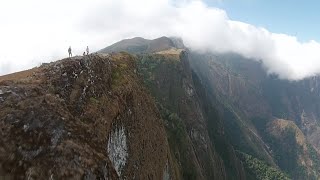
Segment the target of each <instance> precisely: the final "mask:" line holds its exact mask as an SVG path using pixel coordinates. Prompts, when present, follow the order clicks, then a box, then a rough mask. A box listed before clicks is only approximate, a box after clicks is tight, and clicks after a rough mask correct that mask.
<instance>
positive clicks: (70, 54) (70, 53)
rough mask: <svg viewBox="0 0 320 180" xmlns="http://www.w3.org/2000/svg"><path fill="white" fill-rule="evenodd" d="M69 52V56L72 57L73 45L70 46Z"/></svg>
mask: <svg viewBox="0 0 320 180" xmlns="http://www.w3.org/2000/svg"><path fill="white" fill-rule="evenodd" d="M68 53H69V57H72V52H71V46H69V49H68Z"/></svg>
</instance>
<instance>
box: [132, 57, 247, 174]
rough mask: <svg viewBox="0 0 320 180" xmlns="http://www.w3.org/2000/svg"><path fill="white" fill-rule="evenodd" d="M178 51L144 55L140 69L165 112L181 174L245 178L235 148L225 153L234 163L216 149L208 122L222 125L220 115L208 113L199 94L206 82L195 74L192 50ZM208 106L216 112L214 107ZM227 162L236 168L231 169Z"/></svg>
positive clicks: (139, 61)
mask: <svg viewBox="0 0 320 180" xmlns="http://www.w3.org/2000/svg"><path fill="white" fill-rule="evenodd" d="M177 53H178V54H179V56H178V57H174V56H171V55H170V54H163V53H161V55H159V54H154V55H140V56H138V69H139V73H140V74H141V76H143V78H144V80H145V84H146V86H147V87H148V88H149V89H150V91H151V94H152V95H153V96H154V97H156V101H157V103H158V107H159V109H160V111H161V112H162V117H163V119H164V120H165V124H166V129H167V133H168V138H169V142H170V147H171V153H172V154H173V155H174V156H173V162H174V164H176V166H177V168H178V170H179V171H180V172H178V174H179V173H180V176H182V177H183V179H189V178H191V179H193V178H194V179H226V178H227V179H228V178H229V179H232V178H234V179H245V174H244V170H243V167H242V164H241V163H240V162H239V161H238V159H237V157H236V156H235V154H234V151H233V149H232V147H231V146H230V147H227V148H226V150H227V151H230V152H229V153H228V152H225V153H227V155H226V156H227V157H228V158H229V160H230V162H224V160H223V159H222V158H221V156H220V154H219V152H218V151H217V150H216V147H215V142H214V139H213V138H212V134H213V133H215V132H213V130H211V129H210V128H208V123H211V124H212V126H214V127H215V126H219V123H220V122H219V121H218V119H217V118H218V116H217V115H216V116H214V117H213V116H211V117H209V116H208V114H206V113H207V111H205V109H204V105H207V104H206V102H203V101H202V99H201V98H200V96H199V94H200V93H201V92H200V91H201V90H202V84H201V83H200V82H196V79H193V77H192V72H191V69H190V66H189V55H188V53H187V52H186V51H182V52H181V53H180V51H179V52H177ZM195 83H197V84H195ZM196 85H197V86H196ZM207 108H208V109H207V110H208V111H215V109H214V108H213V107H212V106H210V107H209V106H208V105H207ZM177 126H178V127H177ZM177 129H179V131H180V132H177ZM220 130H221V129H220ZM210 135H211V137H210ZM225 163H228V165H232V167H233V169H232V170H231V171H230V169H228V168H226V164H225ZM181 173H182V174H181Z"/></svg>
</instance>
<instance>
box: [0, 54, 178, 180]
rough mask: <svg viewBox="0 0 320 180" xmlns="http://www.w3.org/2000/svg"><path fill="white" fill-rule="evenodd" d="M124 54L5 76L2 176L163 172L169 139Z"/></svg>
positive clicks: (1, 85)
mask: <svg viewBox="0 0 320 180" xmlns="http://www.w3.org/2000/svg"><path fill="white" fill-rule="evenodd" d="M135 68H136V67H135V61H134V59H133V57H132V56H130V55H127V54H114V55H112V56H109V55H108V56H106V55H102V54H96V55H90V56H85V57H74V58H71V59H70V58H69V59H64V60H61V61H57V62H54V63H50V64H44V65H42V66H41V67H39V68H35V69H33V70H30V71H27V72H24V74H23V75H20V76H19V73H17V74H14V75H12V76H7V77H3V78H1V82H0V134H1V139H0V176H1V177H8V178H14V179H29V178H34V179H48V178H52V179H69V178H73V179H81V178H83V179H108V178H109V179H118V178H121V179H127V178H129V179H131V178H133V179H163V178H165V177H171V178H172V179H175V177H174V174H173V175H171V173H170V172H169V171H168V169H169V168H168V161H169V159H170V153H169V145H168V142H167V138H166V132H165V129H164V126H163V121H162V120H161V116H160V114H159V111H158V109H157V107H156V105H155V102H154V100H153V99H152V98H151V96H150V95H148V93H147V91H146V90H145V88H143V86H142V83H141V82H140V80H139V78H138V77H137V75H136V73H135V72H136V70H135Z"/></svg>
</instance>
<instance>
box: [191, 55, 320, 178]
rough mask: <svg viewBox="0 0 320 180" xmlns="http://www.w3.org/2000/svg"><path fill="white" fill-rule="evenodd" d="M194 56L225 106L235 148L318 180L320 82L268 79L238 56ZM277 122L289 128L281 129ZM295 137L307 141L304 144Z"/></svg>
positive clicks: (293, 173)
mask: <svg viewBox="0 0 320 180" xmlns="http://www.w3.org/2000/svg"><path fill="white" fill-rule="evenodd" d="M191 54H192V61H191V66H192V69H193V70H194V71H195V72H196V74H197V75H198V76H199V77H200V79H201V80H202V81H203V82H205V84H206V85H207V86H206V89H207V91H208V93H210V94H212V95H213V96H214V97H213V99H216V100H217V101H218V102H219V103H220V105H222V106H223V107H224V108H222V110H220V112H221V114H224V115H223V120H224V121H223V123H224V127H225V129H226V134H227V136H229V138H228V139H230V141H231V142H232V144H233V146H234V147H235V149H237V150H238V151H241V152H243V153H246V154H249V155H252V156H253V157H256V158H258V159H260V160H263V161H264V162H267V164H269V165H270V166H273V167H276V168H279V169H281V170H283V171H285V172H286V173H288V174H289V175H290V176H291V178H293V179H301V178H305V177H307V178H308V179H314V178H318V177H319V166H318V162H319V154H318V153H317V152H316V151H318V149H317V146H318V140H317V139H318V137H319V136H318V134H319V130H318V127H319V126H318V120H317V119H318V117H319V116H318V109H319V105H318V104H319V102H320V101H319V94H318V93H317V92H318V88H317V78H310V79H306V80H303V81H298V82H290V81H286V80H280V79H278V78H277V77H276V76H274V75H267V74H266V73H265V71H264V70H263V67H262V64H261V63H260V62H257V61H254V60H249V59H246V58H243V57H241V56H239V55H235V54H199V53H196V52H192V53H191ZM274 119H286V120H284V121H274ZM275 122H288V124H290V126H286V127H285V128H284V129H285V130H283V129H282V130H281V129H279V127H278V124H279V123H275ZM282 124H283V123H282ZM271 127H272V128H271ZM271 129H273V130H271ZM275 129H277V130H275ZM290 129H292V130H290ZM277 131H278V132H279V133H280V132H281V133H280V134H281V135H279V134H278V135H275V132H277ZM301 133H302V134H301ZM296 137H303V138H300V139H304V138H305V139H306V141H304V142H305V143H304V145H301V143H300V144H299V143H298V142H297V141H296V140H295V139H296ZM288 149H294V150H293V151H288ZM288 159H289V160H288ZM289 161H290V162H289Z"/></svg>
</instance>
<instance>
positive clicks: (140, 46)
mask: <svg viewBox="0 0 320 180" xmlns="http://www.w3.org/2000/svg"><path fill="white" fill-rule="evenodd" d="M184 48H185V46H184V45H183V41H182V39H180V38H176V37H172V38H168V37H166V36H162V37H160V38H156V39H153V40H149V39H144V38H142V37H134V38H132V39H124V40H121V41H119V42H117V43H115V44H112V45H111V46H108V47H106V48H104V49H102V50H100V51H99V52H102V53H111V52H121V51H125V52H129V53H134V54H137V53H156V52H161V51H167V50H170V49H184Z"/></svg>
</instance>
